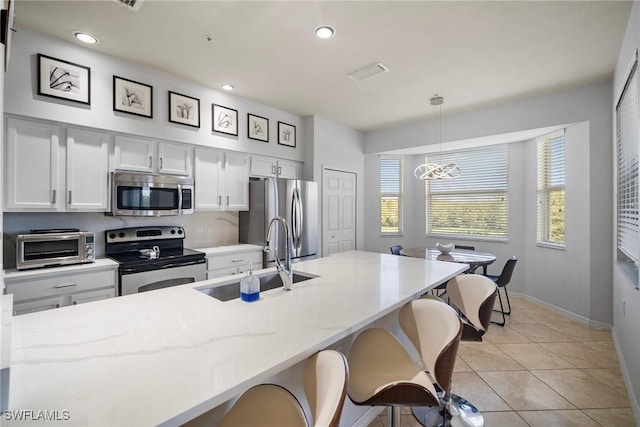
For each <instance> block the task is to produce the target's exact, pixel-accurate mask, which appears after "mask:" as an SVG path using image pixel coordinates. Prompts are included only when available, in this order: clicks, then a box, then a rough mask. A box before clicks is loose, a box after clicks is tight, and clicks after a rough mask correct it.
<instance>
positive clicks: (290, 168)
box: [278, 160, 300, 179]
mask: <svg viewBox="0 0 640 427" xmlns="http://www.w3.org/2000/svg"><path fill="white" fill-rule="evenodd" d="M278 178H287V179H300V164H299V163H298V162H290V161H287V160H278Z"/></svg>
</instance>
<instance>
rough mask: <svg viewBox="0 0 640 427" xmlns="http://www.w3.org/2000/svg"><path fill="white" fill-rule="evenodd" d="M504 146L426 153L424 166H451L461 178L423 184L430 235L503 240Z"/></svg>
mask: <svg viewBox="0 0 640 427" xmlns="http://www.w3.org/2000/svg"><path fill="white" fill-rule="evenodd" d="M508 154H509V152H508V146H507V145H506V144H502V145H495V146H489V147H481V148H473V149H469V150H462V151H456V152H446V153H436V154H430V155H428V156H427V157H426V159H425V160H426V161H427V162H428V163H438V164H442V163H455V164H457V165H458V167H459V168H460V170H461V171H462V175H460V176H459V177H457V178H454V179H443V180H432V181H425V191H426V211H427V218H426V223H427V224H426V229H427V233H428V234H430V235H451V236H478V237H493V238H503V237H507V228H508V203H507V202H508V201H507V178H508V173H507V172H508V167H507V166H508Z"/></svg>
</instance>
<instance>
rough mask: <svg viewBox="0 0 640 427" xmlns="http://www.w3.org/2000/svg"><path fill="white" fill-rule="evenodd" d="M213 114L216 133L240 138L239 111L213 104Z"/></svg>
mask: <svg viewBox="0 0 640 427" xmlns="http://www.w3.org/2000/svg"><path fill="white" fill-rule="evenodd" d="M211 114H212V122H213V130H214V131H215V132H220V133H226V134H228V135H234V136H238V110H234V109H233V108H227V107H223V106H222V105H217V104H213V105H212V112H211Z"/></svg>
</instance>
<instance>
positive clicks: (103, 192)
mask: <svg viewBox="0 0 640 427" xmlns="http://www.w3.org/2000/svg"><path fill="white" fill-rule="evenodd" d="M108 190H109V135H108V134H106V133H100V132H92V131H85V130H80V129H71V128H70V129H68V130H67V194H66V199H67V201H66V203H67V204H66V206H67V209H73V210H83V211H106V210H108V207H109V191H108Z"/></svg>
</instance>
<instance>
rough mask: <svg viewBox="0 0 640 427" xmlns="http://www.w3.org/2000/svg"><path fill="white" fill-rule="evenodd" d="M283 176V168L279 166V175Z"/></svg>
mask: <svg viewBox="0 0 640 427" xmlns="http://www.w3.org/2000/svg"><path fill="white" fill-rule="evenodd" d="M281 174H282V166H278V175H281Z"/></svg>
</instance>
